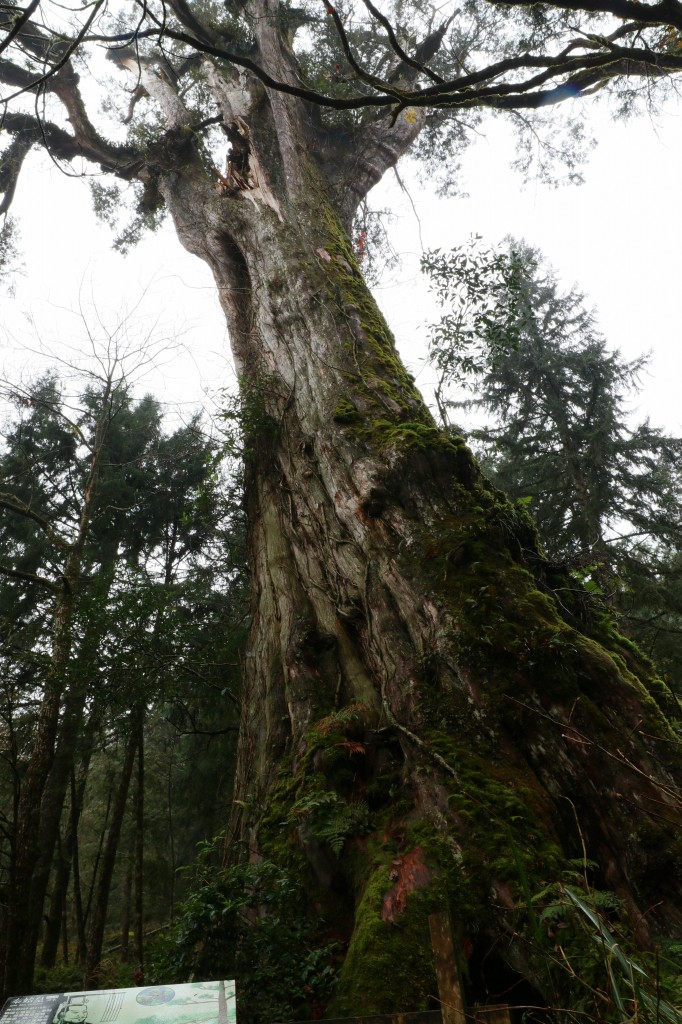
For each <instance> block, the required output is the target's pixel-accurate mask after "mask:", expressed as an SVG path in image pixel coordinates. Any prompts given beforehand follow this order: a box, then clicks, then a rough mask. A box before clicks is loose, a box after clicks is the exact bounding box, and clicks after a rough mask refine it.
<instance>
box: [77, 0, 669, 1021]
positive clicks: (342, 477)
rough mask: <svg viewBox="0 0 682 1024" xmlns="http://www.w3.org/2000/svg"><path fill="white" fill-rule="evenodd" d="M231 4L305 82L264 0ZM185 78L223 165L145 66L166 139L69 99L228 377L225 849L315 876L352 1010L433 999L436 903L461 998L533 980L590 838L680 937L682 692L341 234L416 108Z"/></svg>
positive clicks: (617, 877)
mask: <svg viewBox="0 0 682 1024" xmlns="http://www.w3.org/2000/svg"><path fill="white" fill-rule="evenodd" d="M178 9H180V10H181V13H182V12H184V11H185V8H184V6H182V5H179V7H178ZM242 9H243V11H244V13H245V16H246V17H247V18H248V19H249V24H250V25H251V24H252V25H253V26H254V34H255V47H256V52H257V56H258V59H259V61H260V63H261V66H263V67H266V68H267V69H268V72H269V74H270V75H271V76H272V77H273V78H274V79H276V80H278V81H280V82H289V83H290V84H291V85H295V84H296V82H297V77H296V74H297V73H296V67H295V62H294V58H293V55H292V53H291V50H290V49H289V46H288V44H287V41H286V38H285V36H284V33H282V32H280V30H279V28H278V17H277V11H278V8H277V5H276V4H275V3H274V0H247V2H246V3H245V4H243V5H242ZM182 16H183V17H185V18H186V19H189V14H187V13H184V14H183V15H182ZM192 31H198V30H197V29H192ZM197 74H201V76H202V78H203V83H204V87H205V90H206V91H207V92H209V93H210V94H211V96H212V99H213V102H214V108H213V109H215V107H217V108H218V109H219V111H220V115H221V117H222V123H223V126H224V127H225V129H226V132H227V135H228V138H229V140H230V141H231V144H232V155H231V158H230V161H229V163H228V167H227V171H226V173H225V174H223V175H221V177H220V178H219V179H216V176H215V174H214V173H213V170H212V166H211V161H210V158H209V157H208V156H207V155H206V152H205V151H203V150H202V149H201V148H200V146H199V144H198V143H197V141H196V138H197V136H196V131H197V129H196V127H193V125H194V126H196V118H195V117H194V115H192V114H191V113H190V112H189V111H188V110H187V109H186V108H185V106H184V105H183V102H182V100H181V99H180V96H179V93H178V91H177V90H176V87H175V85H174V84H173V83H172V82H171V80H170V79H169V77H168V76H167V75H165V74H161V73H159V74H156V73H155V72H154V70H153V68H151V67H150V66H149V65H145V66H144V67H143V68H142V69H141V71H140V75H141V77H142V81H143V84H144V86H145V89H146V91H147V93H148V94H149V95H150V96H151V97H152V98H153V99H154V101H156V102H157V103H158V105H159V107H160V109H161V110H162V112H163V114H164V116H165V120H166V125H167V132H166V134H165V135H164V136H163V137H159V138H158V141H157V142H156V143H154V144H153V145H152V146H151V147H149V148H148V149H147V150H146V151H145V153H144V155H143V158H140V159H139V160H138V159H137V158H136V159H133V157H136V154H134V153H133V154H131V153H130V152H129V151H127V150H126V151H124V150H123V149H121V150H117V151H116V153H113V151H112V148H111V147H110V146H109V147H107V146H105V145H104V144H103V143H102V142H101V140H99V139H98V138H97V137H96V135H95V133H94V130H93V129H92V127H91V126H88V125H87V124H86V123H85V122H84V120H83V118H80V120H79V118H78V116H77V115H78V113H79V109H80V108H79V107H78V106H77V103H76V100H75V99H73V97H76V96H77V95H78V94H77V90H76V85H75V84H73V83H71V84H69V83H68V82H67V83H66V84H65V85H64V87H63V95H62V94H60V98H62V99H63V102H64V103H65V105H66V106H67V108H68V109H69V110H70V111H71V110H72V111H73V115H72V116H71V123H72V124H73V125H74V132H75V133H76V137H77V139H78V141H79V149H78V152H79V153H84V154H85V155H86V156H87V157H89V158H90V159H92V160H96V161H99V162H100V163H101V164H102V165H103V166H105V167H107V168H108V169H110V170H112V171H113V172H114V173H118V174H119V175H120V176H122V177H125V176H128V177H131V176H133V175H138V176H139V177H140V178H141V179H142V180H143V181H144V182H145V184H146V185H147V198H148V199H150V200H151V199H152V198H153V197H154V195H155V193H157V194H160V195H161V196H163V199H164V200H165V202H166V205H167V206H168V208H169V210H170V212H171V215H172V217H173V219H174V223H175V226H176V229H177V232H178V236H179V238H180V240H181V242H182V243H183V244H184V245H185V247H186V248H187V249H188V250H189V251H190V252H193V253H195V254H196V255H197V256H198V257H199V258H201V259H203V260H205V261H206V262H207V263H208V264H209V266H210V267H211V269H212V271H213V274H214V277H215V281H216V284H217V287H218V290H219V295H220V300H221V303H222V306H223V309H224V311H225V315H226V319H227V324H228V328H229V333H230V339H231V343H232V347H233V351H234V355H235V359H236V363H237V367H238V371H239V374H240V380H241V387H242V395H243V403H244V429H245V444H246V460H247V485H248V486H247V490H248V493H247V501H248V512H249V523H250V557H251V570H252V579H253V605H252V614H253V626H252V633H251V640H250V647H249V651H248V655H247V658H246V678H245V681H244V688H243V693H242V707H243V716H242V722H241V731H240V738H239V756H238V775H237V780H236V800H235V803H234V807H235V813H234V816H233V820H232V821H231V823H230V834H231V836H232V838H233V843H232V849H231V851H230V854H231V855H232V853H234V852H235V851H236V853H242V854H243V853H244V852H245V851H246V853H247V854H248V856H249V857H250V858H251V859H252V860H254V861H257V860H258V859H260V858H267V859H270V860H272V861H275V862H279V863H284V864H286V865H293V866H294V868H295V870H296V871H300V870H304V871H305V872H306V873H307V892H308V894H309V900H308V903H307V909H308V913H310V912H311V911H312V912H313V914H314V916H315V918H316V920H318V921H319V930H320V933H321V941H324V937H329V936H330V935H331V934H333V935H335V936H336V937H337V938H339V939H341V940H342V941H343V942H344V943H345V947H344V948H345V959H344V962H343V965H342V968H341V975H340V981H339V985H338V987H337V990H336V996H335V1010H336V1011H337V1012H345V1013H348V1014H355V1015H359V1014H367V1013H372V1012H382V1011H391V1010H410V1009H419V1008H421V1007H423V1006H425V1005H427V1004H428V1000H429V995H430V994H431V993H434V992H435V981H434V978H433V960H432V954H431V949H430V941H429V929H428V915H429V913H430V912H432V911H436V910H441V909H443V908H444V907H446V906H449V907H450V909H451V910H452V912H453V915H454V918H455V921H456V926H457V932H458V937H459V938H458V941H459V945H460V948H461V949H462V950H465V949H466V950H469V949H471V950H473V951H474V955H475V956H476V957H478V959H479V961H480V962H481V963H482V964H483V965H484V966H483V967H482V968H481V971H480V972H479V973H478V974H476V972H474V971H472V978H473V983H474V988H476V987H477V988H478V991H479V994H480V993H481V992H482V991H483V990H485V989H487V988H488V987H494V985H495V984H498V983H499V977H501V976H502V973H501V972H502V971H503V968H502V966H501V965H502V962H503V961H504V962H505V963H506V965H507V966H506V967H505V968H504V969H505V970H509V969H513V971H515V972H516V974H517V975H520V976H525V977H526V978H528V979H529V980H530V981H532V982H534V983H538V978H537V969H536V965H535V964H534V961H533V956H532V955H531V954H530V953H529V947H528V945H527V944H526V942H525V939H524V935H523V933H522V930H521V929H520V926H519V914H518V912H517V905H518V903H519V901H520V900H521V899H522V898H523V897H524V894H526V893H532V891H533V889H539V888H540V887H541V886H543V885H545V884H546V883H548V882H552V881H557V880H559V879H561V877H562V872H563V871H564V870H565V869H566V867H567V865H568V862H569V861H570V860H572V859H574V858H580V857H581V856H582V853H583V850H584V851H585V852H586V858H588V859H589V860H590V861H591V862H593V863H594V865H595V867H593V868H590V870H591V872H592V876H593V881H594V883H595V884H596V885H598V886H600V887H602V888H607V889H610V890H612V891H613V892H615V893H616V894H617V895H618V896H619V897H620V898H621V899H622V901H623V905H624V906H625V908H626V911H627V915H628V917H629V920H630V922H631V925H632V929H633V931H634V932H635V934H636V936H637V939H638V941H639V942H640V944H642V945H646V944H647V943H648V942H650V941H651V936H652V933H653V932H658V931H660V932H662V933H665V934H669V935H679V933H680V931H681V930H682V891H681V890H682V872H680V871H676V870H674V869H675V867H676V865H677V864H678V863H679V860H680V857H681V856H682V844H681V843H680V840H679V834H680V833H679V830H680V826H681V825H682V812H681V810H680V805H679V800H678V794H677V791H676V789H675V779H676V776H677V773H678V772H679V767H680V749H679V743H678V739H677V737H676V733H675V732H674V731H673V727H672V725H671V721H672V717H673V716H675V715H677V713H678V711H679V708H678V707H677V705H676V703H675V702H674V701H673V699H672V698H671V696H670V694H669V693H668V692H667V690H666V689H665V687H664V686H663V685H662V684H660V683H659V682H657V681H656V680H655V678H654V677H653V673H652V670H651V667H650V666H649V665H648V664H647V663H646V662H645V661H644V660H643V659H642V658H641V657H640V656H639V655H638V654H637V652H636V651H634V650H633V648H632V647H631V646H630V645H628V644H627V643H626V642H624V641H623V640H622V639H620V638H619V637H618V636H617V635H615V633H613V631H612V630H611V629H610V627H609V625H608V622H606V621H604V620H602V619H601V618H600V616H599V614H598V613H596V612H595V611H593V610H591V609H590V606H589V605H588V603H587V600H586V598H585V597H584V595H582V594H581V593H580V592H579V588H577V586H576V585H575V584H574V583H573V582H572V580H571V579H570V577H569V576H567V575H564V574H562V573H561V572H557V571H553V570H550V567H549V566H548V565H547V564H546V563H545V561H544V560H543V558H542V556H541V555H540V554H539V553H538V550H537V545H536V541H535V536H534V532H533V529H532V526H531V524H530V521H529V520H528V518H527V516H526V515H525V513H524V512H523V511H519V510H518V509H517V508H515V507H513V506H511V505H510V504H509V503H508V502H507V501H506V500H505V499H504V497H503V496H502V495H501V494H499V493H497V492H495V491H494V490H493V489H492V488H491V487H490V486H489V485H488V484H487V483H486V481H485V480H484V479H483V478H482V477H481V475H480V473H479V470H478V468H477V466H476V464H475V462H474V460H473V458H472V456H471V454H470V453H469V451H468V450H467V448H466V446H465V445H464V443H463V442H461V441H457V440H453V439H452V438H449V437H447V436H445V435H444V434H443V433H442V432H441V431H439V430H438V429H437V428H436V426H435V425H434V423H433V421H432V418H431V416H430V414H429V412H428V410H427V409H426V407H425V405H424V403H423V402H422V400H421V398H420V396H419V394H418V393H417V391H416V390H415V387H414V383H413V381H412V379H411V378H410V376H409V374H408V373H407V372H406V371H405V369H404V368H403V366H402V364H401V363H400V360H399V358H398V356H397V354H396V350H395V346H394V342H393V339H392V337H391V335H390V332H389V331H388V328H387V327H386V325H385V323H384V321H383V319H382V317H381V315H380V314H379V312H378V310H377V307H376V305H375V303H374V301H373V299H372V296H371V294H370V292H369V291H368V289H367V287H366V285H365V283H364V280H363V278H362V275H361V273H360V270H359V268H358V265H357V262H356V260H355V256H354V253H353V248H352V244H351V242H350V241H349V232H350V224H351V221H352V216H353V213H354V211H355V209H356V207H357V204H358V203H359V202H360V200H361V199H362V198H363V197H364V195H365V194H366V193H367V191H368V190H369V189H370V188H371V187H372V185H373V184H375V183H376V182H377V181H378V180H379V179H380V178H381V176H382V174H383V173H384V172H385V171H386V170H387V169H388V168H389V167H390V166H391V165H392V164H393V163H395V161H396V160H397V159H399V157H400V156H401V155H402V154H403V153H404V152H405V151H406V150H407V148H408V147H409V145H410V144H411V142H412V141H413V139H414V138H415V137H416V135H417V134H418V132H419V130H420V126H421V114H419V113H418V112H416V111H414V110H408V111H403V112H402V113H400V114H399V116H398V117H397V119H395V120H394V119H393V117H392V115H388V116H385V117H383V118H379V119H377V120H374V121H371V122H370V121H368V122H366V123H365V124H362V122H358V124H356V127H355V128H353V129H352V130H347V131H344V132H343V133H337V134H335V133H334V132H333V131H330V130H327V129H325V130H323V129H322V128H321V127H320V125H319V123H318V120H317V119H316V118H315V117H314V116H313V115H312V114H311V111H310V109H309V108H308V107H307V106H306V104H305V103H304V102H303V101H301V100H300V99H297V98H295V97H293V96H288V95H284V94H283V93H269V92H267V91H266V90H264V89H263V88H262V87H261V86H259V85H258V84H257V83H255V81H252V80H250V79H249V78H248V76H246V75H244V74H238V73H237V71H236V70H235V69H234V68H232V69H230V68H228V67H227V65H221V67H220V69H218V67H217V65H214V64H213V63H211V62H210V61H205V62H204V63H203V65H202V68H201V70H200V71H197ZM67 86H68V89H69V90H71V92H68V93H67V91H66V90H67ZM60 87H61V86H60ZM69 104H70V106H69ZM65 153H66V151H65ZM112 153H113V155H112ZM66 155H68V153H66ZM496 972H497V974H498V975H499V977H498V980H497V981H496V980H495V978H494V977H492V975H494V974H495V973H496ZM474 994H476V993H474Z"/></svg>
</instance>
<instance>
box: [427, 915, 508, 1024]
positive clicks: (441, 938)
mask: <svg viewBox="0 0 682 1024" xmlns="http://www.w3.org/2000/svg"><path fill="white" fill-rule="evenodd" d="M429 929H430V931H431V945H432V946H433V959H434V963H435V967H436V978H437V979H438V996H439V998H440V1007H441V1013H442V1016H443V1024H466V1011H465V1009H464V997H463V995H462V985H461V982H460V978H459V968H458V966H457V959H456V957H455V944H454V942H453V939H452V926H451V924H450V915H449V914H448V913H442V914H431V915H430V917H429ZM491 1024H493V1022H491ZM494 1024H498V1022H494Z"/></svg>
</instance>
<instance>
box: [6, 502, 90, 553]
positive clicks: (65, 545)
mask: <svg viewBox="0 0 682 1024" xmlns="http://www.w3.org/2000/svg"><path fill="white" fill-rule="evenodd" d="M0 508H5V509H7V511H8V512H15V513H16V514H17V515H20V516H23V517H24V518H25V519H31V520H32V521H33V522H34V523H36V525H37V526H39V527H40V529H41V530H42V531H43V533H44V534H45V536H46V537H47V538H48V540H50V541H51V542H52V543H53V544H54V545H55V547H58V548H59V549H60V550H61V551H71V548H72V546H73V545H71V544H70V543H69V542H68V541H67V540H64V538H63V537H61V536H60V535H59V534H58V533H57V531H56V530H55V529H54V527H53V526H52V524H51V523H50V522H49V521H48V520H47V519H46V518H45V516H41V515H40V513H38V512H35V511H34V510H33V509H32V508H31V506H30V505H27V504H26V502H24V501H22V500H21V498H17V496H16V494H10V493H8V492H7V491H5V492H3V493H0Z"/></svg>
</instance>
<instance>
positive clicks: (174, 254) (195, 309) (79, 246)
mask: <svg viewBox="0 0 682 1024" xmlns="http://www.w3.org/2000/svg"><path fill="white" fill-rule="evenodd" d="M681 118H682V108H680V107H679V106H676V105H673V104H671V105H669V107H668V109H666V111H665V112H663V113H662V114H660V116H659V117H658V119H657V121H656V123H654V122H653V121H652V120H650V119H647V118H646V117H641V118H639V119H637V120H634V121H630V122H628V123H614V122H612V121H611V119H610V116H609V115H608V113H607V111H606V110H605V109H603V110H602V111H601V112H600V113H599V115H598V118H597V119H596V120H595V125H596V134H597V136H598V138H599V146H598V148H597V149H596V150H595V151H594V153H593V155H592V157H591V159H590V160H589V162H588V164H587V165H586V167H585V171H584V173H585V178H586V184H585V185H583V186H580V187H570V186H567V187H562V188H559V189H555V190H553V189H549V188H548V187H547V186H545V185H542V184H540V183H538V182H533V181H531V183H530V184H528V185H526V186H525V187H523V185H522V182H521V179H520V177H519V175H518V174H516V173H514V172H513V171H511V170H510V167H509V164H510V161H511V159H512V158H513V146H512V144H511V142H510V139H509V134H508V131H507V129H506V128H505V127H504V125H503V124H502V122H501V121H497V122H495V121H492V122H490V123H488V125H487V126H486V128H485V137H483V138H481V139H480V140H479V141H478V142H477V143H476V145H474V146H472V147H471V149H470V150H469V151H468V153H467V155H466V157H465V160H464V165H463V170H462V175H461V178H460V189H461V191H462V192H464V193H468V198H459V199H448V200H444V199H437V198H435V197H434V195H433V194H432V193H430V192H429V190H428V188H425V187H419V186H417V185H414V184H412V185H410V192H411V196H412V199H413V201H414V204H415V206H416V209H417V213H418V216H419V220H420V224H421V232H420V231H419V229H418V225H417V221H416V218H415V214H414V212H413V210H412V208H411V205H410V203H409V202H408V201H407V199H406V198H405V196H404V195H403V194H402V193H401V191H400V189H399V188H398V186H397V183H396V181H395V178H394V176H393V175H392V173H390V172H389V174H388V175H387V176H386V179H385V182H384V183H383V184H382V185H381V186H379V188H378V189H377V190H375V193H374V194H373V196H372V198H373V201H374V205H376V206H379V207H385V206H391V207H393V208H394V210H395V212H396V215H397V220H396V222H395V223H394V225H393V226H392V228H391V229H390V230H391V236H392V239H393V244H394V246H395V248H396V249H397V251H398V252H399V253H401V254H402V255H403V262H402V265H401V267H400V268H399V269H398V270H396V271H394V272H392V273H391V274H390V275H386V277H385V279H384V280H383V281H382V282H381V284H380V285H379V287H378V288H377V289H376V294H377V298H378V300H379V302H380V304H381V306H382V308H383V310H384V312H385V313H386V315H387V317H388V320H389V323H390V324H391V326H392V328H393V330H394V332H395V334H396V338H397V341H398V344H399V347H400V349H401V352H402V353H403V356H404V358H405V360H406V361H407V363H408V365H409V366H410V369H411V370H412V372H413V373H415V375H416V376H417V378H418V383H419V384H420V386H422V387H423V388H424V389H425V390H427V391H428V384H429V381H430V380H432V378H433V373H432V371H431V370H430V369H429V368H428V367H426V368H424V365H423V359H424V355H425V351H426V329H425V324H426V322H427V321H428V320H429V319H433V318H434V317H435V315H436V314H435V311H434V309H433V306H432V302H431V300H430V298H429V296H428V291H427V285H426V282H425V280H424V279H423V278H422V277H421V275H420V273H419V269H418V266H419V254H420V252H421V243H422V242H423V244H424V246H425V247H426V248H435V247H441V248H443V249H447V248H450V247H452V246H454V245H459V244H462V243H463V242H465V241H466V240H467V238H468V237H469V236H470V235H471V234H472V233H476V234H480V235H482V236H483V239H484V241H485V242H486V243H490V244H496V243H499V242H500V241H501V240H502V238H503V237H504V236H505V235H507V234H512V235H514V236H516V237H523V238H525V239H526V241H527V242H528V243H529V244H531V245H533V246H537V247H539V248H540V249H541V250H542V251H543V253H544V254H545V256H546V257H547V258H548V260H549V261H550V263H551V264H552V265H553V266H554V268H555V269H556V271H557V272H558V274H559V277H560V281H561V284H562V287H565V288H566V289H567V288H569V287H570V286H571V285H573V284H577V285H578V287H579V288H580V289H581V290H582V291H584V292H586V293H587V295H588V296H589V300H590V302H592V303H594V304H595V305H596V306H597V308H598V314H599V325H600V328H601V330H602V333H603V334H604V335H605V336H606V338H607V339H608V341H609V343H610V345H611V346H612V347H618V348H620V349H621V351H622V352H623V354H624V356H625V357H626V358H628V359H631V358H635V357H636V356H638V355H640V354H642V353H643V352H646V351H648V350H649V349H651V350H652V351H653V358H652V362H651V367H650V371H649V374H648V375H647V376H646V377H645V378H644V380H643V382H642V391H641V394H640V395H639V396H638V397H637V399H636V402H635V408H636V418H637V419H641V418H643V417H644V416H650V417H651V420H652V423H653V424H655V425H660V426H664V427H665V428H666V429H667V430H668V431H669V432H671V433H680V432H682V409H681V405H680V398H679V390H680V387H679V381H680V375H681V373H682V354H681V353H680V344H679V335H680V329H679V326H678V325H679V322H680V311H679V295H680V287H679V279H680V257H679V255H678V252H679V242H678V237H679V226H678V221H679V218H680V213H679V199H678V196H679V187H680V172H681V170H682V138H681V135H680V120H681ZM401 174H402V176H403V177H404V178H405V179H406V180H409V171H407V170H406V169H403V170H402V171H401ZM14 213H15V214H16V216H17V217H18V219H19V221H20V226H21V232H22V237H21V243H22V250H23V257H24V263H25V272H24V274H23V275H20V276H19V277H18V278H17V280H16V295H15V297H14V298H8V297H7V296H5V295H2V296H1V297H0V303H2V314H1V315H0V375H2V377H4V378H5V380H7V379H10V380H14V381H17V382H18V381H19V380H21V379H24V380H25V379H27V378H28V377H30V376H31V375H34V374H35V373H36V372H38V371H39V370H40V369H41V368H45V366H46V365H51V364H52V363H53V360H52V359H51V358H50V356H49V355H42V356H41V355H38V354H36V351H35V350H36V349H37V348H38V347H39V346H41V345H42V346H43V347H44V348H45V349H46V350H49V351H51V352H54V353H55V354H57V355H61V356H63V358H65V359H66V360H67V361H68V362H71V363H73V362H79V361H80V360H81V359H83V360H84V359H85V356H84V355H83V356H81V355H79V352H83V353H85V352H87V348H88V342H87V338H86V333H85V330H84V328H83V324H82V322H81V318H80V312H79V311H82V312H83V313H84V314H85V316H86V318H87V319H88V321H89V323H90V325H91V330H92V331H93V332H94V333H95V334H97V333H99V334H100V335H101V333H102V332H101V329H100V328H99V327H98V324H97V320H98V319H99V320H101V321H102V322H103V323H104V324H105V325H106V326H108V327H109V329H112V328H113V327H114V326H115V325H116V324H117V323H119V322H120V321H121V320H122V319H124V318H125V315H126V313H130V314H131V315H130V321H129V326H128V334H129V336H132V337H134V338H139V339H142V338H143V337H144V336H145V335H146V334H147V333H151V334H153V335H154V336H155V337H156V339H157V347H158V344H159V342H160V344H161V347H163V346H164V339H169V351H168V353H167V354H166V355H165V356H164V355H161V356H160V357H159V358H158V359H157V361H156V362H157V366H156V369H154V370H153V371H152V372H150V373H148V374H147V376H146V377H144V378H143V379H142V380H141V381H140V384H139V391H140V392H142V391H143V390H149V391H151V392H152V393H154V394H155V395H156V396H157V397H158V398H159V399H160V400H161V401H162V402H164V403H168V406H169V408H175V407H179V410H180V415H181V416H183V417H185V416H188V415H189V414H190V413H191V412H192V411H193V410H194V409H196V408H197V407H198V406H200V405H201V404H202V403H203V402H204V399H205V393H206V392H207V391H208V392H209V393H213V394H215V392H216V389H217V388H219V387H221V386H223V385H224V384H230V382H233V379H234V378H233V373H232V371H231V369H230V362H229V357H228V349H229V346H228V342H227V339H226V335H225V326H224V321H223V318H222V314H221V312H220V309H219V307H218V302H217V298H216V294H215V290H214V287H213V283H212V279H211V276H210V273H209V271H208V268H207V267H205V265H203V264H202V263H201V262H200V261H199V260H197V259H196V258H194V257H192V256H190V255H189V254H187V253H186V252H185V251H184V250H183V249H182V248H181V247H180V245H179V243H178V242H177V240H176V239H175V236H174V233H173V229H172V226H171V225H170V223H167V224H166V225H165V226H164V228H163V229H162V231H161V232H160V233H159V234H158V235H156V236H152V237H149V238H147V239H146V240H145V241H144V242H142V243H141V244H140V245H139V246H138V247H137V248H136V249H133V250H132V252H131V253H130V254H129V255H128V256H126V257H122V256H120V255H118V254H116V253H114V252H113V251H112V249H111V241H112V235H111V232H110V231H109V229H108V228H106V227H104V226H100V225H97V223H96V221H95V219H94V215H93V214H92V213H91V211H90V203H89V191H88V189H87V187H86V185H85V183H84V182H83V181H81V180H78V179H74V178H67V177H65V176H63V175H62V174H60V173H59V172H58V171H57V170H56V169H55V168H54V167H53V166H52V165H51V164H50V163H49V161H48V160H47V158H46V157H45V156H44V155H41V156H36V157H35V158H34V160H33V162H32V164H31V173H30V174H26V175H25V176H24V179H23V182H22V184H21V186H20V188H19V190H18V194H17V197H16V200H15V208H14ZM133 309H135V312H132V310H133ZM95 310H96V311H97V312H95ZM174 337H177V338H179V340H180V341H181V343H182V347H181V350H180V351H171V350H170V348H171V346H170V340H172V339H173V338H174Z"/></svg>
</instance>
